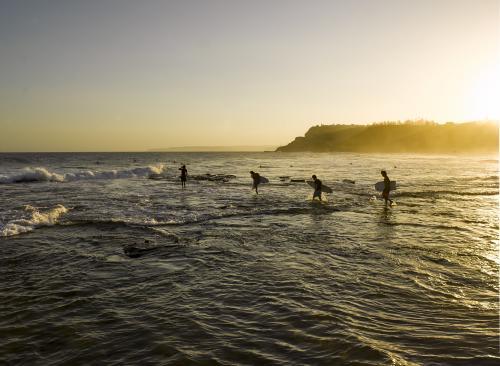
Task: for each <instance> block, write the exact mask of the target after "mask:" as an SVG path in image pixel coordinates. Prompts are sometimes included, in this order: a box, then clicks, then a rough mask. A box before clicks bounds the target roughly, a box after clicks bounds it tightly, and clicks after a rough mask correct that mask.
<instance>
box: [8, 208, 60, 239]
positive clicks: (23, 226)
mask: <svg viewBox="0 0 500 366" xmlns="http://www.w3.org/2000/svg"><path fill="white" fill-rule="evenodd" d="M25 211H27V212H29V217H28V218H25V219H16V220H12V221H9V222H8V223H7V224H5V225H4V226H2V224H0V236H14V235H18V234H22V233H27V232H30V231H33V230H34V229H35V228H37V227H41V226H53V225H55V224H57V222H58V221H59V218H60V217H61V215H63V214H65V213H66V212H68V209H67V208H66V207H64V206H63V205H57V206H55V207H53V208H52V209H50V210H48V211H45V212H40V211H39V210H38V209H37V208H36V207H33V206H29V205H28V206H26V207H25Z"/></svg>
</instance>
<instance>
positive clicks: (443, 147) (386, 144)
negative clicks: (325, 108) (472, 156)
mask: <svg viewBox="0 0 500 366" xmlns="http://www.w3.org/2000/svg"><path fill="white" fill-rule="evenodd" d="M276 151H282V152H300V151H311V152H334V151H338V152H340V151H343V152H422V153H460V152H475V153H482V152H485V153H486V152H498V124H496V123H493V122H469V123H446V124H437V123H434V122H428V121H418V122H414V121H408V122H404V123H399V122H384V123H378V124H372V125H322V126H314V127H311V128H310V129H309V131H307V133H306V134H305V136H304V137H296V138H295V140H294V141H292V142H290V143H289V144H288V145H286V146H281V147H279V148H278V149H276Z"/></svg>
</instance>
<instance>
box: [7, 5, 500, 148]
mask: <svg viewBox="0 0 500 366" xmlns="http://www.w3.org/2000/svg"><path fill="white" fill-rule="evenodd" d="M499 53H500V0H418V1H416V0H413V1H409V0H378V1H372V0H328V1H292V0H290V1H285V0H282V1H280V0H273V1H269V0H267V1H260V0H252V1H248V0H247V1H239V0H227V1H218V0H200V1H191V0H181V1H173V0H172V1H167V0H165V1H149V0H142V1H134V0H85V1H76V0H74V1H68V0H52V1H49V0H32V1H28V0H10V1H6V0H0V151H4V152H5V151H137V150H148V149H154V148H167V147H174V146H207V145H208V146H212V145H218V146H223V145H276V146H278V145H284V144H286V143H288V142H289V141H291V140H292V139H293V138H294V137H295V136H301V135H303V134H304V133H305V132H306V131H307V129H308V128H309V127H311V126H312V125H316V124H322V123H323V124H330V123H370V122H376V121H385V120H406V119H420V118H424V119H430V120H434V121H437V122H447V121H457V122H462V121H470V120H478V119H481V120H484V119H493V120H497V119H500V103H499V102H498V101H499V100H500V90H499V88H500V67H499V64H500V55H499Z"/></svg>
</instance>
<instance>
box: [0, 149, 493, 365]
mask: <svg viewBox="0 0 500 366" xmlns="http://www.w3.org/2000/svg"><path fill="white" fill-rule="evenodd" d="M181 164H186V165H187V169H188V174H189V176H188V181H187V187H186V189H184V190H182V189H181V186H180V180H179V170H178V168H179V167H180V166H181ZM381 169H386V170H387V171H388V174H389V177H390V178H391V180H395V181H396V182H397V190H396V191H394V192H392V197H393V199H394V200H395V201H396V205H395V206H393V207H385V205H384V203H383V201H382V200H381V198H380V194H379V193H377V192H376V191H375V189H374V184H375V183H376V182H378V181H380V180H382V177H381V175H380V170H381ZM250 170H253V171H257V172H259V173H260V174H261V175H262V176H265V177H267V178H268V179H269V180H270V183H269V184H263V185H261V186H260V187H259V194H258V195H257V194H255V193H254V192H252V189H251V178H250V174H249V171H250ZM312 174H316V175H317V176H318V178H320V179H321V180H322V181H323V184H327V185H328V186H330V187H331V188H332V189H333V193H332V194H329V195H327V196H325V200H324V201H323V202H311V197H312V189H311V187H309V186H308V185H307V184H306V183H305V182H304V181H303V180H308V179H310V177H311V175H312ZM280 177H281V178H280ZM292 180H293V181H292ZM301 180H302V181H301ZM352 181H354V182H352ZM0 203H1V205H0V249H1V255H0V278H1V281H0V364H5V365H104V364H110V365H139V364H140V365H498V364H500V355H499V317H498V312H499V264H500V260H499V231H498V229H499V227H498V223H499V221H498V214H499V211H498V208H499V207H498V205H499V174H498V156H496V155H495V156H444V155H412V154H387V155H384V154H351V153H335V154H326V153H325V154H312V153H40V154H31V153H29V154H28V153H26V154H17V153H16V154H14V153H12V154H6V153H4V154H0Z"/></svg>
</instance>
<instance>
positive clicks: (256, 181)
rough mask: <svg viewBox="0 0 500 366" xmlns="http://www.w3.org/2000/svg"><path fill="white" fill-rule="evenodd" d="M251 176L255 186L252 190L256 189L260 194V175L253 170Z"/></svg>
mask: <svg viewBox="0 0 500 366" xmlns="http://www.w3.org/2000/svg"><path fill="white" fill-rule="evenodd" d="M250 175H251V176H252V179H253V185H252V189H255V193H257V194H259V188H258V187H259V184H260V174H259V173H255V172H254V171H253V170H252V171H250Z"/></svg>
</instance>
